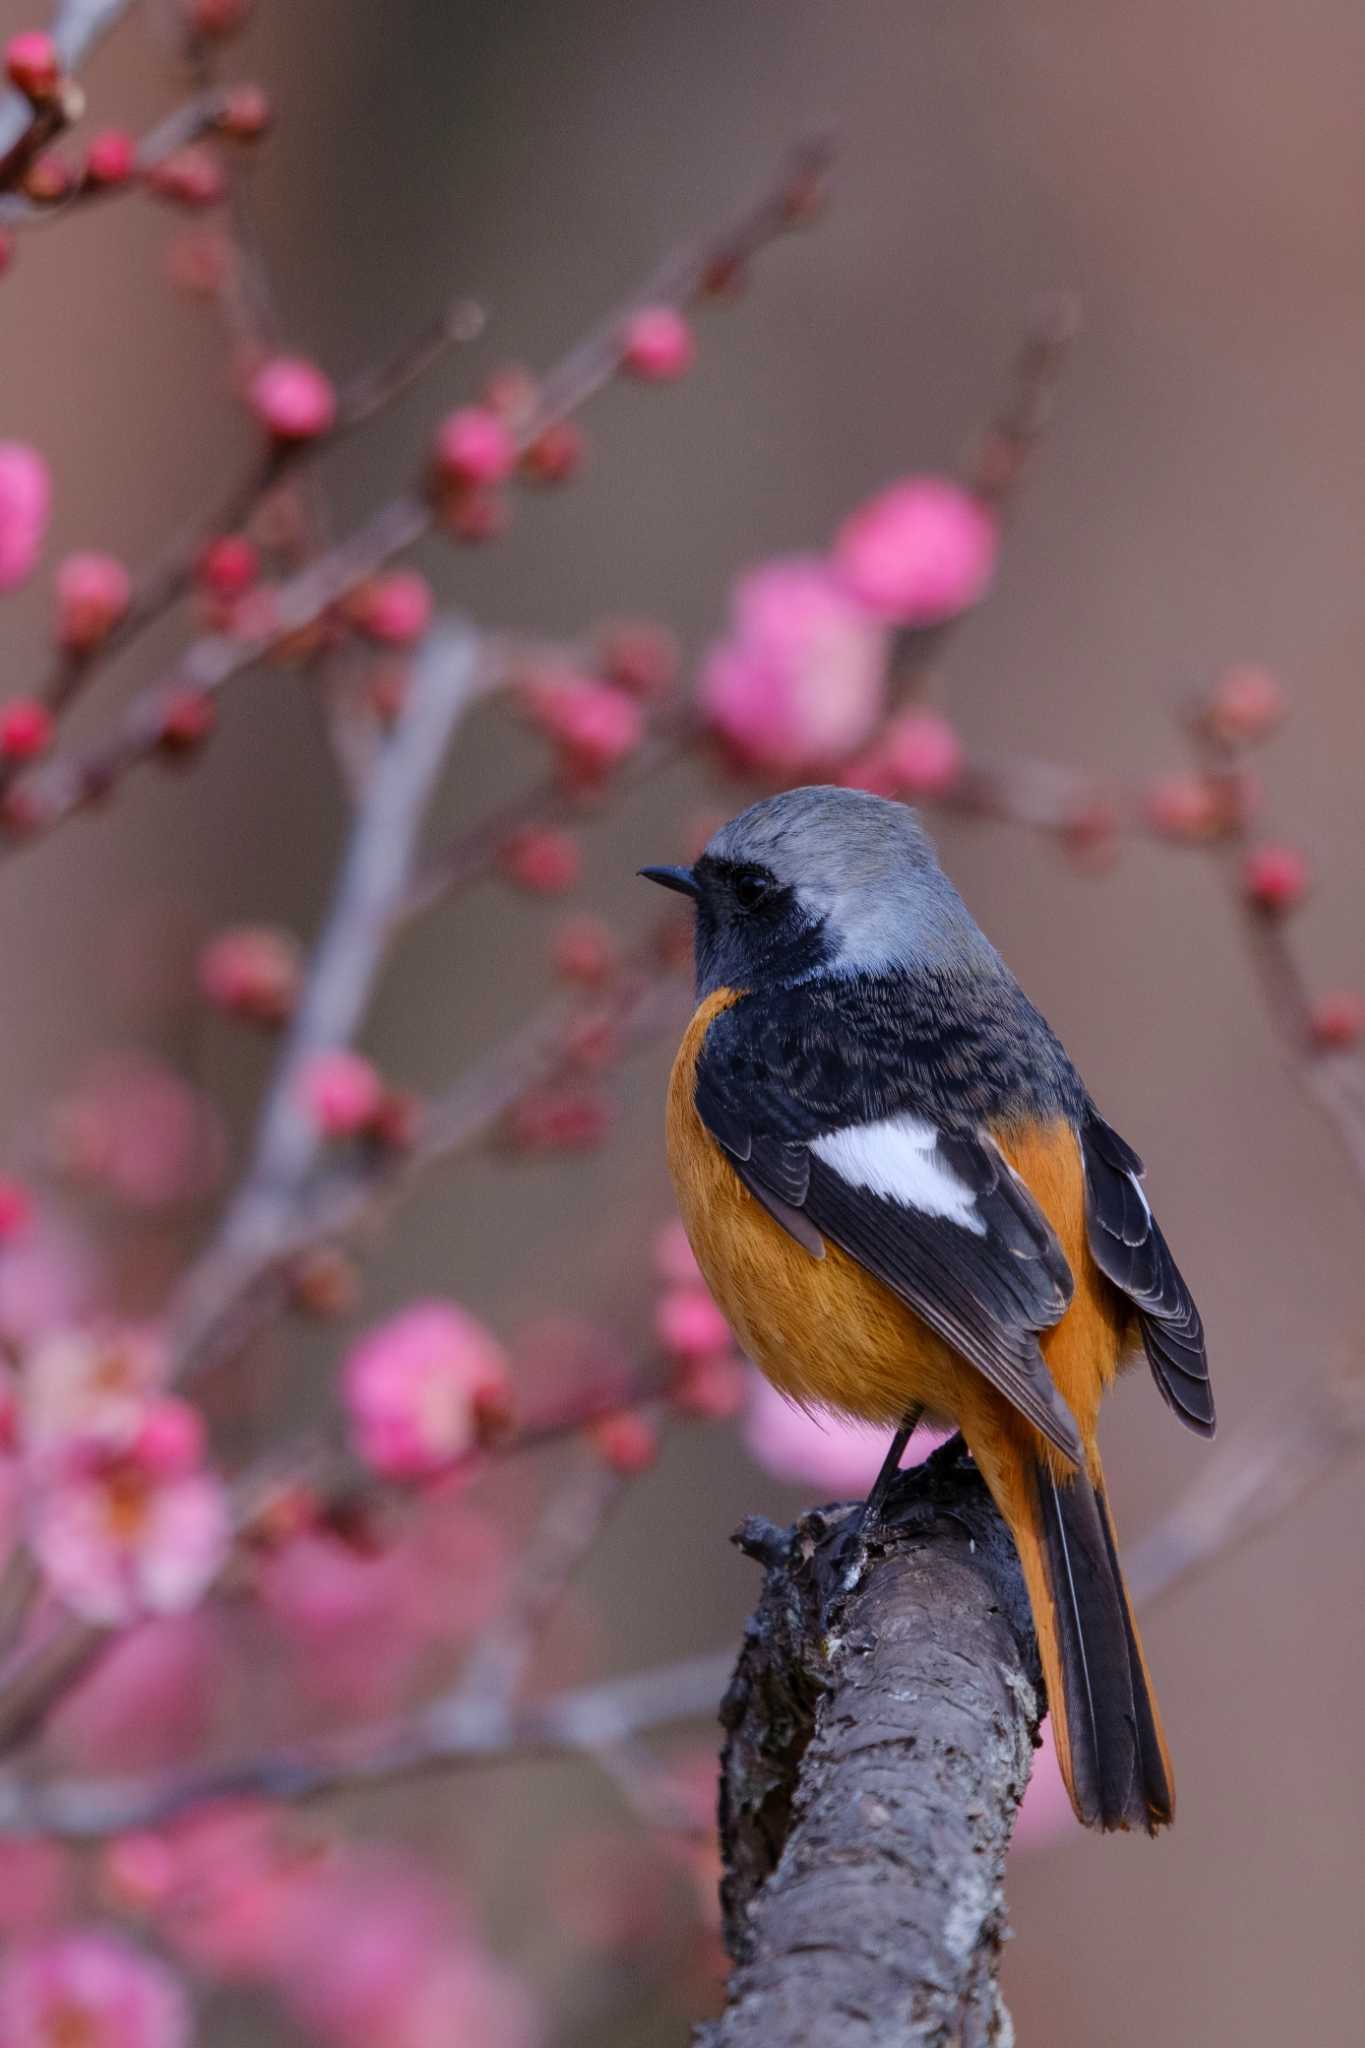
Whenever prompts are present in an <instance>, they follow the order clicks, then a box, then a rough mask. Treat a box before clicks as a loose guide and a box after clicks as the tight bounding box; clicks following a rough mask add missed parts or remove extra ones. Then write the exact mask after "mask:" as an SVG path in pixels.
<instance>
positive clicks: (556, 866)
mask: <svg viewBox="0 0 1365 2048" xmlns="http://www.w3.org/2000/svg"><path fill="white" fill-rule="evenodd" d="M498 866H499V867H500V869H501V870H502V872H503V874H504V875H506V877H507V879H508V880H509V881H511V882H516V883H517V884H518V886H519V887H521V888H523V889H529V890H530V891H531V893H532V894H533V895H535V896H562V895H564V893H565V892H566V891H567V890H569V889H572V888H573V886H574V884H575V883H576V882H577V880H578V878H579V875H580V874H581V873H582V868H583V856H582V854H581V853H580V851H579V847H578V842H577V840H575V839H573V838H571V837H570V836H569V834H568V833H567V832H560V831H558V830H557V829H556V828H555V827H553V826H550V825H527V826H525V827H524V828H523V830H522V831H520V832H514V833H513V834H512V836H511V838H510V839H505V840H504V841H503V843H502V845H501V847H500V848H499V849H498Z"/></svg>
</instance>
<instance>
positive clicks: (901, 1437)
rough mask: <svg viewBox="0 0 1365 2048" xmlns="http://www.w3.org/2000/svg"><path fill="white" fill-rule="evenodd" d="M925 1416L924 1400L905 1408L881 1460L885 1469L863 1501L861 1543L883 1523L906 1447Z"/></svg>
mask: <svg viewBox="0 0 1365 2048" xmlns="http://www.w3.org/2000/svg"><path fill="white" fill-rule="evenodd" d="M923 1414H924V1404H923V1402H922V1401H917V1402H916V1404H915V1406H914V1407H913V1408H907V1409H906V1411H905V1420H904V1421H903V1422H902V1423H901V1426H900V1428H899V1429H898V1430H897V1431H896V1434H895V1435H894V1436H893V1437H892V1439H891V1448H890V1450H889V1451H888V1452H887V1454H886V1456H885V1458H884V1459H883V1460H882V1469H881V1471H880V1472H879V1473H878V1474H877V1477H876V1479H875V1480H874V1481H873V1485H872V1491H871V1493H869V1495H868V1496H867V1499H866V1500H865V1501H864V1502H863V1508H862V1513H861V1514H860V1515H859V1517H858V1527H857V1534H858V1537H859V1539H860V1540H862V1539H864V1538H866V1537H867V1536H869V1535H870V1534H871V1533H872V1531H873V1530H874V1529H875V1528H876V1526H877V1524H878V1522H880V1520H881V1518H882V1509H883V1508H884V1507H885V1506H886V1499H887V1495H888V1494H889V1493H890V1491H891V1489H892V1487H893V1486H894V1485H895V1483H896V1480H897V1477H898V1476H899V1473H900V1469H901V1459H902V1458H903V1457H904V1456H905V1447H906V1445H907V1444H908V1443H909V1441H910V1439H911V1437H912V1436H913V1435H914V1434H915V1431H916V1430H917V1429H918V1428H919V1424H920V1418H921V1416H922V1415H923Z"/></svg>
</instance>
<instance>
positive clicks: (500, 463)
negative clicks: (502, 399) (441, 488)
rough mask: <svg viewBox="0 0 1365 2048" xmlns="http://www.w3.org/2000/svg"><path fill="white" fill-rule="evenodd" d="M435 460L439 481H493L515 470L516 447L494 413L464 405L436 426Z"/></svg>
mask: <svg viewBox="0 0 1365 2048" xmlns="http://www.w3.org/2000/svg"><path fill="white" fill-rule="evenodd" d="M435 462H436V472H437V475H438V476H439V477H440V479H441V481H442V482H443V483H446V484H454V485H457V486H462V485H469V484H497V483H501V482H502V481H503V479H504V477H508V476H510V475H511V473H512V471H513V470H514V469H515V467H516V462H517V446H516V442H515V441H514V440H513V438H512V435H511V434H510V433H509V431H508V429H507V425H506V422H505V421H503V420H501V419H500V418H499V417H498V415H497V414H496V413H495V412H491V411H490V410H489V409H488V407H487V406H482V405H465V406H461V407H460V409H459V411H458V412H453V413H451V415H450V417H449V419H447V420H444V421H442V423H441V425H440V427H439V428H438V429H437V432H436V447H435Z"/></svg>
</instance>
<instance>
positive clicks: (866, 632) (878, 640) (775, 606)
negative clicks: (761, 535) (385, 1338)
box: [699, 556, 886, 775]
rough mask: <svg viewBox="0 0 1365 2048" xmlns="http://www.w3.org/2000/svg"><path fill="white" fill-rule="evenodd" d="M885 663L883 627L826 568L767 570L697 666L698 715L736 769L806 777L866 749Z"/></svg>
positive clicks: (794, 565) (740, 595)
mask: <svg viewBox="0 0 1365 2048" xmlns="http://www.w3.org/2000/svg"><path fill="white" fill-rule="evenodd" d="M885 665H886V643H885V638H884V635H883V633H882V631H881V629H880V628H879V627H878V626H877V625H876V624H875V623H874V622H873V621H872V620H871V619H869V617H868V616H867V613H866V612H865V611H864V610H863V608H862V607H861V606H860V605H859V604H857V603H856V602H854V600H853V599H852V598H850V596H849V595H848V593H847V591H846V590H844V589H843V588H842V587H841V585H840V583H839V582H838V580H837V579H836V577H835V576H834V574H833V572H832V570H831V569H830V568H829V567H828V566H827V565H826V564H825V563H824V562H821V561H818V560H815V559H813V558H811V557H806V556H796V557H792V558H790V559H787V560H783V561H776V562H768V563H766V564H764V566H763V567H761V568H758V569H754V570H751V571H750V573H749V574H748V575H747V576H744V577H742V578H741V580H740V582H739V583H738V584H737V586H736V588H735V591H734V595H733V599H732V603H731V615H730V624H729V629H728V631H727V634H726V637H725V638H724V639H723V640H721V641H720V642H718V643H717V645H715V646H714V647H713V648H712V649H711V652H710V654H709V655H708V656H707V658H706V661H705V664H704V666H703V668H702V672H701V680H700V685H699V698H700V703H701V708H702V711H703V713H704V715H705V717H706V720H707V722H708V724H709V725H710V726H711V727H712V729H713V730H714V731H715V732H716V733H717V734H719V736H720V738H721V739H722V740H723V741H724V742H725V744H726V745H727V746H728V747H729V749H730V750H731V752H732V753H733V754H734V755H735V757H736V758H737V760H738V761H739V762H740V764H741V765H742V766H744V767H746V768H751V769H761V770H764V771H767V772H770V773H773V774H778V775H797V774H805V773H811V772H814V771H816V770H818V769H820V768H822V767H825V766H827V765H828V764H830V763H834V762H838V761H841V760H843V759H845V758H846V757H847V756H848V755H849V754H851V753H853V752H855V751H856V749H857V748H858V747H860V746H862V745H863V743H864V741H866V739H867V738H868V736H869V735H870V733H871V732H872V730H873V728H874V727H875V726H876V724H877V721H878V719H879V718H880V717H881V713H882V707H883V701H884V693H885Z"/></svg>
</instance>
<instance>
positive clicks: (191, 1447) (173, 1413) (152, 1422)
mask: <svg viewBox="0 0 1365 2048" xmlns="http://www.w3.org/2000/svg"><path fill="white" fill-rule="evenodd" d="M207 1441H208V1438H207V1432H206V1430H205V1428H204V1418H203V1416H202V1415H201V1414H200V1413H199V1410H198V1409H197V1408H191V1406H190V1404H189V1402H188V1401H181V1400H177V1399H176V1398H175V1397H174V1396H173V1395H167V1396H166V1397H165V1398H164V1399H162V1400H160V1401H154V1402H153V1403H152V1405H151V1406H150V1407H149V1408H148V1410H147V1412H146V1414H145V1415H144V1416H143V1418H142V1421H141V1423H140V1424H139V1426H138V1431H137V1435H136V1436H135V1437H134V1438H133V1445H132V1453H131V1455H132V1457H133V1458H134V1459H135V1461H136V1462H137V1463H138V1464H139V1465H141V1466H142V1467H143V1468H144V1469H145V1470H146V1471H148V1472H152V1473H155V1474H156V1476H157V1477H158V1478H159V1479H171V1478H178V1477H179V1476H180V1475H181V1474H182V1473H185V1472H193V1471H194V1470H195V1469H196V1468H197V1467H198V1466H200V1465H202V1464H203V1462H204V1451H205V1448H206V1445H207Z"/></svg>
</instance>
